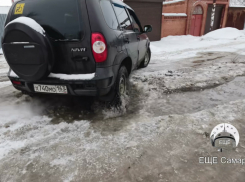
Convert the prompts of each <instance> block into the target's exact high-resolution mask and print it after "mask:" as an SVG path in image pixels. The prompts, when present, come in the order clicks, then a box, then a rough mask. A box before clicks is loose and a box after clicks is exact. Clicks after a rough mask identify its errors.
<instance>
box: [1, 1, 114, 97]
mask: <svg viewBox="0 0 245 182" xmlns="http://www.w3.org/2000/svg"><path fill="white" fill-rule="evenodd" d="M98 8H99V7H98ZM98 8H97V10H98ZM90 13H91V12H90ZM100 16H101V15H100ZM20 17H27V18H30V19H33V20H35V22H36V23H37V24H39V25H40V26H41V27H42V28H43V29H44V31H45V35H44V36H46V37H45V38H44V37H41V36H40V35H39V34H37V35H35V36H33V35H31V34H32V33H30V34H28V31H30V30H28V31H26V32H25V31H24V32H23V31H21V30H22V29H21V28H23V27H20V25H19V24H16V25H11V26H12V27H10V28H8V24H9V23H11V22H13V20H16V19H18V18H19V19H20ZM94 19H95V18H94V17H93V16H90V17H89V14H88V9H87V4H86V0H52V1H50V0H38V1H33V0H22V1H18V2H17V3H15V4H14V5H13V6H12V7H11V9H10V12H9V14H8V17H7V20H6V28H5V29H6V30H7V29H9V31H5V34H4V37H3V41H2V42H3V43H2V44H3V51H4V54H5V57H6V59H7V62H8V63H9V65H10V68H14V70H12V69H11V70H10V72H9V78H10V80H11V81H12V83H13V85H14V86H15V88H17V89H19V90H22V91H26V92H43V93H59V94H70V95H91V96H98V95H105V94H106V93H107V92H109V90H110V87H111V85H112V78H113V76H114V72H113V71H112V70H108V69H106V67H104V66H100V65H101V64H102V65H103V62H106V60H107V59H108V44H107V41H106V39H105V37H104V35H103V34H102V33H101V31H99V30H98V31H95V32H93V31H92V30H91V26H90V23H91V21H95V20H94ZM15 27H20V28H19V31H16V30H15ZM26 29H28V28H26ZM38 36H39V38H40V40H38V41H36V40H37V38H33V37H38ZM46 38H47V39H48V40H47V41H48V42H49V43H50V44H51V48H50V50H49V52H50V51H51V52H52V54H53V55H54V56H53V59H54V61H53V62H54V63H52V64H47V65H45V66H46V67H47V68H46V69H47V70H50V72H52V73H49V75H48V76H47V75H45V74H46V73H43V72H44V71H40V70H39V68H40V67H41V66H40V65H44V63H42V60H39V61H37V60H38V59H40V55H42V53H43V50H44V49H46V47H45V46H44V47H42V43H43V41H41V40H46ZM37 42H38V43H37ZM39 45H40V47H41V48H40V49H39V50H38V51H39V52H38V53H36V52H35V51H34V50H35V49H36V48H37V47H38V46H39ZM47 60H48V61H49V60H51V58H50V59H49V58H47ZM50 62H51V61H50ZM51 67H52V68H51ZM33 69H37V70H39V75H38V76H37V74H36V72H34V71H30V70H33ZM47 70H46V71H47ZM42 74H43V77H42ZM40 77H41V78H40ZM54 90H55V91H54Z"/></svg>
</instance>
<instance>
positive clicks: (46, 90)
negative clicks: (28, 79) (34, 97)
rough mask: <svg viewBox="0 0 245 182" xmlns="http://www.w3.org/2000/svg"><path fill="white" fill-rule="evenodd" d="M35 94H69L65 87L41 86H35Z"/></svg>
mask: <svg viewBox="0 0 245 182" xmlns="http://www.w3.org/2000/svg"><path fill="white" fill-rule="evenodd" d="M34 90H35V92H44V93H56V94H67V87H66V86H64V85H40V84H34Z"/></svg>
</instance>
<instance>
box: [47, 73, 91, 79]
mask: <svg viewBox="0 0 245 182" xmlns="http://www.w3.org/2000/svg"><path fill="white" fill-rule="evenodd" d="M94 76H95V73H91V74H78V75H67V74H56V73H50V75H49V76H48V77H50V78H59V79H61V80H91V79H93V78H94Z"/></svg>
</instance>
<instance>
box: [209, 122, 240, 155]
mask: <svg viewBox="0 0 245 182" xmlns="http://www.w3.org/2000/svg"><path fill="white" fill-rule="evenodd" d="M210 139H211V143H212V146H213V147H216V148H218V149H219V150H220V151H221V152H222V151H223V150H224V149H228V150H229V149H233V148H236V147H237V146H238V143H239V140H240V137H239V132H238V130H237V129H236V128H235V127H234V126H233V125H231V124H227V123H222V124H219V125H217V126H215V127H214V129H213V130H212V132H211V134H210Z"/></svg>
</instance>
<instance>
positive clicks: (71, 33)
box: [11, 0, 83, 40]
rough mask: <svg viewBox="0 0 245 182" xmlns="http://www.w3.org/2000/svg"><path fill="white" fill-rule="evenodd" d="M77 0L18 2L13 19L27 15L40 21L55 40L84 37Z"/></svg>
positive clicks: (30, 0)
mask: <svg viewBox="0 0 245 182" xmlns="http://www.w3.org/2000/svg"><path fill="white" fill-rule="evenodd" d="M78 7H79V6H78V2H77V0H35V1H34V0H26V1H21V2H20V3H18V4H16V6H15V8H14V10H13V13H12V17H11V20H13V19H15V18H17V17H20V16H26V17H29V18H32V19H34V20H35V21H36V22H38V23H39V24H40V25H41V26H42V27H43V28H44V30H45V31H46V33H47V34H48V35H49V36H50V37H51V38H53V39H55V40H77V39H82V36H83V35H82V34H83V30H82V26H81V18H80V17H81V16H80V13H79V11H78Z"/></svg>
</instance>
